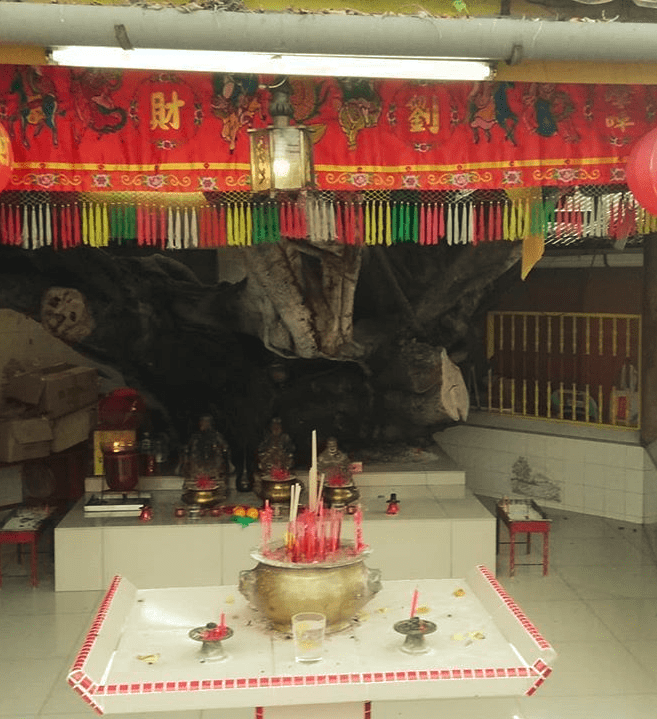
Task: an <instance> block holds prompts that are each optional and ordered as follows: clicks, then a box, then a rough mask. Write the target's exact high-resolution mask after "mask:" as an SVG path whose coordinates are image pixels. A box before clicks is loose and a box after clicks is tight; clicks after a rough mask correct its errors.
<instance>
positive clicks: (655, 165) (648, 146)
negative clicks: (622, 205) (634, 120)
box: [625, 128, 657, 215]
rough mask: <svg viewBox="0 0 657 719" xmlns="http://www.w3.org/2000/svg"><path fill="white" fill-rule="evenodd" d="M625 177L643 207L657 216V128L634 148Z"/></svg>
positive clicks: (626, 167) (628, 160)
mask: <svg viewBox="0 0 657 719" xmlns="http://www.w3.org/2000/svg"><path fill="white" fill-rule="evenodd" d="M625 177H626V181H627V186H628V187H629V188H630V190H631V191H632V194H633V195H634V197H635V198H636V201H637V202H638V203H639V204H640V205H641V207H643V208H644V209H646V210H648V212H650V214H651V215H657V128H655V129H654V130H651V131H650V132H649V133H648V134H647V135H644V136H643V137H642V138H641V139H640V140H639V141H638V142H637V143H636V144H635V145H634V147H633V148H632V152H630V156H629V157H628V158H627V165H626V166H625Z"/></svg>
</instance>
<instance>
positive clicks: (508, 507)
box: [496, 499, 552, 577]
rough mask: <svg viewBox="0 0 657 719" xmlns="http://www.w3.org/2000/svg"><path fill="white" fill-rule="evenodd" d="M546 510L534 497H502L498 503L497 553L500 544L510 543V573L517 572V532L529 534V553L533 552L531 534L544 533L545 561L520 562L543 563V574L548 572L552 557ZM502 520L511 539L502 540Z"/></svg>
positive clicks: (528, 563)
mask: <svg viewBox="0 0 657 719" xmlns="http://www.w3.org/2000/svg"><path fill="white" fill-rule="evenodd" d="M551 521H552V520H550V519H548V517H547V515H546V514H545V512H544V511H543V510H542V509H541V508H540V507H539V506H538V505H537V504H536V502H534V500H533V499H501V500H500V501H499V502H498V503H497V528H496V540H497V541H496V553H497V554H499V551H500V544H509V545H510V546H511V550H510V553H509V575H510V576H512V577H513V576H514V575H515V573H516V551H515V550H516V534H519V533H526V534H527V540H526V545H527V554H529V553H530V552H531V535H532V534H533V533H538V534H542V535H543V561H542V562H519V564H523V565H525V566H532V565H540V564H542V565H543V576H545V575H546V574H547V573H548V563H549V557H550V544H549V538H550V522H551ZM500 522H502V523H503V524H504V525H505V526H506V528H507V529H508V530H509V541H508V542H500Z"/></svg>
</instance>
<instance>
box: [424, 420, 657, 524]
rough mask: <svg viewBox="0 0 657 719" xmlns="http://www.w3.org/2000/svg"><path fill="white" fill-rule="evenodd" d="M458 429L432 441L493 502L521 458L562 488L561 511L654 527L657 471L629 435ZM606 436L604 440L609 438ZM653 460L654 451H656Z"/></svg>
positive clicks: (531, 424) (508, 489) (503, 491)
mask: <svg viewBox="0 0 657 719" xmlns="http://www.w3.org/2000/svg"><path fill="white" fill-rule="evenodd" d="M485 424H486V425H487V426H472V425H457V426H455V427H450V428H449V429H447V430H445V431H444V432H441V433H440V434H437V435H435V439H436V441H437V443H438V444H439V445H440V446H441V447H442V448H443V450H444V451H445V452H447V454H449V455H450V456H451V457H452V458H453V459H454V460H455V461H456V462H457V463H458V464H459V466H460V467H462V468H463V469H464V470H465V472H466V484H467V486H468V487H469V488H470V489H471V490H472V491H473V492H476V493H479V494H484V495H487V496H492V497H501V496H504V495H505V494H506V495H510V494H511V493H512V489H511V477H512V475H513V469H512V467H513V464H514V462H515V461H516V460H517V459H518V457H525V458H526V459H527V462H528V463H529V466H530V468H531V470H532V472H533V473H534V474H542V475H543V476H545V477H547V478H548V479H550V480H552V481H554V482H555V483H559V484H561V487H562V496H561V502H558V503H557V502H547V501H545V500H543V504H545V505H547V506H554V507H562V508H563V509H565V510H568V511H572V512H581V513H584V514H592V515H597V516H603V517H609V518H611V519H617V520H625V521H632V522H657V470H656V469H655V466H654V464H653V462H652V459H651V458H650V457H649V456H648V454H647V452H646V451H645V449H644V448H643V447H641V446H640V445H639V444H638V443H637V444H635V442H636V441H637V440H636V436H635V435H634V434H633V433H626V432H622V433H621V432H618V431H617V430H608V432H607V431H605V430H604V429H603V428H601V429H600V436H599V437H598V438H596V439H591V438H574V437H565V436H556V435H554V434H553V433H551V432H540V431H536V430H535V428H536V427H537V426H538V425H537V423H535V422H533V421H531V420H525V421H524V422H523V421H522V420H518V424H526V425H527V426H528V427H529V428H530V429H528V430H525V429H518V430H516V429H508V428H507V427H505V428H497V427H494V426H488V425H489V424H490V423H489V422H488V421H486V423H485ZM607 435H608V436H607ZM655 453H656V454H657V448H656V450H655Z"/></svg>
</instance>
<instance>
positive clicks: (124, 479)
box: [103, 442, 141, 492]
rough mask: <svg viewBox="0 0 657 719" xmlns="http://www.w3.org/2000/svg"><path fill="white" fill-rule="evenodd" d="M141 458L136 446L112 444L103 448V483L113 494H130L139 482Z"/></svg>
mask: <svg viewBox="0 0 657 719" xmlns="http://www.w3.org/2000/svg"><path fill="white" fill-rule="evenodd" d="M140 459H141V456H140V454H139V451H138V449H137V447H136V445H133V444H120V443H118V442H114V443H113V444H107V445H105V446H104V447H103V465H104V467H105V481H106V482H107V486H108V487H109V488H110V489H111V490H113V491H114V492H130V491H131V490H133V489H134V488H135V487H136V486H137V483H138V482H139V463H140Z"/></svg>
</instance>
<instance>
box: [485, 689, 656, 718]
mask: <svg viewBox="0 0 657 719" xmlns="http://www.w3.org/2000/svg"><path fill="white" fill-rule="evenodd" d="M518 704H519V705H520V712H519V717H518V719H655V707H656V706H657V694H622V695H618V696H604V697H595V696H583V697H579V696H575V697H545V696H543V695H539V694H536V695H534V696H533V697H522V698H520V699H519V700H518ZM473 719H474V717H473Z"/></svg>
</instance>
